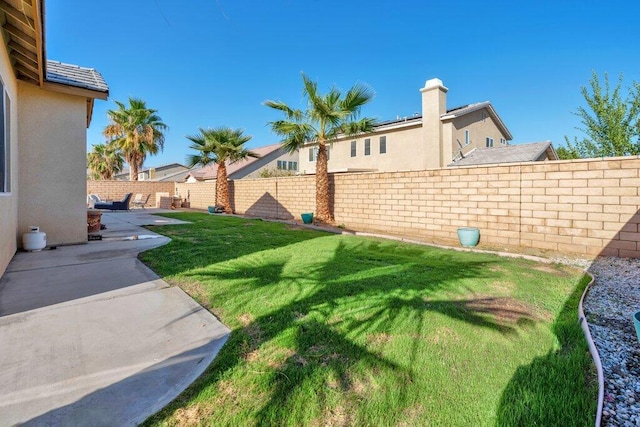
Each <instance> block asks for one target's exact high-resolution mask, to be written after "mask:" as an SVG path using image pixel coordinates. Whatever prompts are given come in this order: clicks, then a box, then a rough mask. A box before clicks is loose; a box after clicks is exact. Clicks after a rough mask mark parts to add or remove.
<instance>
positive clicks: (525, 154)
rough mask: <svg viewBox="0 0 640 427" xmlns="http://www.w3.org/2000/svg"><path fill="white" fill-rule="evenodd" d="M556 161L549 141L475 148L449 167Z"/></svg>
mask: <svg viewBox="0 0 640 427" xmlns="http://www.w3.org/2000/svg"><path fill="white" fill-rule="evenodd" d="M546 159H549V160H558V156H557V154H556V152H555V150H554V149H553V145H552V144H551V141H545V142H533V143H529V144H515V145H506V146H501V147H490V148H477V149H475V150H472V151H470V152H469V153H467V154H465V156H464V157H463V158H462V159H459V160H457V161H455V162H454V163H451V164H450V165H449V166H472V165H487V164H496V163H520V162H534V161H540V160H546Z"/></svg>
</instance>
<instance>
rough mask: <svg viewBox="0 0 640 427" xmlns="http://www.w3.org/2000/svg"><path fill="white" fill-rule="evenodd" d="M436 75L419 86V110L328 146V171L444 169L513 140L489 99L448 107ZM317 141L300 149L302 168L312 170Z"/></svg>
mask: <svg viewBox="0 0 640 427" xmlns="http://www.w3.org/2000/svg"><path fill="white" fill-rule="evenodd" d="M447 91H448V89H447V88H446V87H445V86H444V85H443V83H442V81H441V80H440V79H431V80H427V82H426V84H425V86H424V87H423V88H422V89H420V92H421V93H422V114H416V115H414V116H413V117H403V118H398V119H396V120H391V121H386V122H381V123H379V124H378V125H377V126H376V127H375V128H374V130H373V131H372V132H371V133H367V134H363V135H358V136H357V137H344V138H340V139H338V140H337V141H335V142H334V143H333V144H332V145H331V146H330V148H329V161H328V166H329V172H351V171H379V172H395V171H406V170H423V169H430V168H441V167H446V166H447V165H448V164H450V163H452V161H453V160H454V159H455V158H457V157H459V156H460V154H461V153H462V154H463V155H464V154H466V153H468V152H470V151H471V150H473V149H475V148H481V147H499V146H505V145H508V144H509V141H510V140H511V139H512V136H511V133H510V132H509V129H507V127H506V126H505V124H504V123H503V121H502V119H500V116H498V113H496V111H495V109H494V108H493V106H492V105H491V103H490V102H489V101H485V102H479V103H475V104H469V105H465V106H462V107H457V108H453V109H449V110H447ZM316 147H317V144H314V143H309V144H305V145H304V146H303V148H302V149H301V150H300V171H301V172H302V173H306V174H313V173H315V169H316V164H315V162H316V152H317V148H316Z"/></svg>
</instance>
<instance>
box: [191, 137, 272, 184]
mask: <svg viewBox="0 0 640 427" xmlns="http://www.w3.org/2000/svg"><path fill="white" fill-rule="evenodd" d="M280 147H282V144H271V145H265V146H264V147H257V148H250V150H251V151H253V152H254V153H256V154H257V155H258V156H260V157H264V156H266V155H268V154H271V153H273V152H274V151H276V150H277V149H278V148H280ZM256 160H258V159H256V158H254V157H247V158H246V159H244V160H240V161H239V162H234V163H229V162H227V175H231V174H233V173H236V172H238V171H239V170H241V169H243V168H245V167H247V166H249V165H250V164H251V163H253V162H255V161H256ZM217 173H218V165H217V164H215V163H212V164H209V165H207V166H204V167H202V168H200V169H198V170H195V171H193V172H191V173H190V174H189V175H190V176H193V177H194V178H195V179H197V180H199V181H200V180H207V179H216V175H217Z"/></svg>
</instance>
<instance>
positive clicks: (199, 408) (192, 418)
mask: <svg viewBox="0 0 640 427" xmlns="http://www.w3.org/2000/svg"><path fill="white" fill-rule="evenodd" d="M212 414H213V405H211V404H204V403H197V404H195V405H191V406H189V407H187V408H180V409H177V410H176V411H175V412H174V413H173V419H174V421H175V425H177V426H194V425H199V424H200V423H201V422H202V420H203V419H207V418H209V417H210V416H211V415H212ZM172 424H173V423H172Z"/></svg>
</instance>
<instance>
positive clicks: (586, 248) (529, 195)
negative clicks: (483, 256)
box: [179, 157, 640, 258]
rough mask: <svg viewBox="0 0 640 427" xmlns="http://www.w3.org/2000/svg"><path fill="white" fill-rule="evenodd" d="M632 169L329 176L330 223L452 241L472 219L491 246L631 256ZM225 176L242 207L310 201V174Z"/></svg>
mask: <svg viewBox="0 0 640 427" xmlns="http://www.w3.org/2000/svg"><path fill="white" fill-rule="evenodd" d="M639 169H640V159H638V158H635V157H634V158H630V157H626V158H609V159H587V160H572V161H557V162H540V163H521V164H510V165H497V166H496V165H493V166H491V165H490V166H473V167H462V168H445V169H434V170H426V171H415V172H395V173H357V174H334V175H332V176H331V180H332V184H331V187H332V188H333V189H334V190H333V196H332V197H333V199H332V205H333V209H334V214H335V219H336V223H337V224H345V225H346V226H347V227H348V228H353V229H357V230H362V231H372V232H382V233H390V234H398V235H402V236H405V237H409V238H415V239H421V240H425V241H430V242H434V243H445V244H453V245H457V235H456V230H457V228H458V227H478V228H480V231H481V240H480V246H481V247H486V248H491V249H507V250H514V251H519V252H528V253H536V254H544V253H547V252H549V253H559V254H571V255H574V256H596V255H598V254H603V255H614V256H622V257H635V258H638V257H640V245H639V242H640V228H639V227H638V223H640V215H639V214H638V212H639V209H640V193H639V192H638V187H639V186H640V175H639V172H638V171H639ZM205 184H209V185H211V188H212V189H213V193H212V194H215V187H214V185H215V183H205ZM231 184H232V185H231V191H232V204H233V207H234V210H235V211H236V212H237V213H240V214H248V215H252V216H262V217H265V218H282V219H291V218H295V219H300V213H302V212H307V211H313V209H314V207H315V176H296V177H281V178H269V179H252V180H236V181H232V182H231ZM190 185H195V184H180V187H179V188H180V192H181V194H183V190H182V188H185V187H186V186H190ZM182 186H185V187H182ZM192 194H193V193H192ZM208 203H209V204H210V202H208ZM193 206H194V204H193V203H192V207H193ZM198 207H201V206H198ZM202 208H204V209H206V206H204V207H202Z"/></svg>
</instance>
